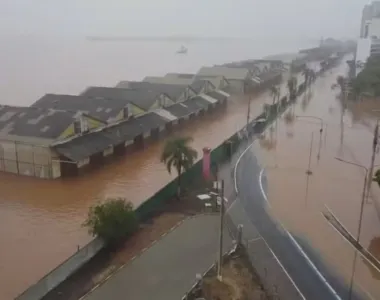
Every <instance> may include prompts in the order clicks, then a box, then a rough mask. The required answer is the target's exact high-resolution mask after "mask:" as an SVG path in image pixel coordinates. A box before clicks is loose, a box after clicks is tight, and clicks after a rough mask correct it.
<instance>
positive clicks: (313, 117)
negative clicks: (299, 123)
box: [296, 116, 326, 161]
mask: <svg viewBox="0 0 380 300" xmlns="http://www.w3.org/2000/svg"><path fill="white" fill-rule="evenodd" d="M296 117H297V118H309V119H314V120H318V121H320V122H321V128H320V129H319V146H318V154H317V159H318V161H319V159H320V158H321V146H322V133H323V128H324V121H323V119H322V118H319V117H315V116H296ZM325 142H326V135H325Z"/></svg>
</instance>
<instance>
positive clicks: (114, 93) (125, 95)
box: [81, 86, 159, 110]
mask: <svg viewBox="0 0 380 300" xmlns="http://www.w3.org/2000/svg"><path fill="white" fill-rule="evenodd" d="M81 96H87V97H102V98H108V99H116V100H125V101H129V102H132V103H133V104H135V105H137V106H139V107H141V108H142V109H144V110H148V109H149V108H150V107H151V106H152V105H153V104H154V102H155V101H156V99H157V97H158V96H159V95H158V94H157V92H152V91H149V90H141V89H123V88H114V87H100V86H96V87H89V88H87V89H86V90H85V91H84V92H83V93H82V94H81Z"/></svg>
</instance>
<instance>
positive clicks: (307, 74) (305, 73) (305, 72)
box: [302, 68, 310, 87]
mask: <svg viewBox="0 0 380 300" xmlns="http://www.w3.org/2000/svg"><path fill="white" fill-rule="evenodd" d="M302 75H303V76H304V77H305V87H306V86H308V85H309V84H310V69H309V68H305V69H303V71H302Z"/></svg>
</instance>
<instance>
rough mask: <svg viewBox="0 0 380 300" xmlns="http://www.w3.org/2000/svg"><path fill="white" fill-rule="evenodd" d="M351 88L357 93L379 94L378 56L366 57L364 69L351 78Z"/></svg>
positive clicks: (379, 64)
mask: <svg viewBox="0 0 380 300" xmlns="http://www.w3.org/2000/svg"><path fill="white" fill-rule="evenodd" d="M352 89H353V92H354V93H355V94H357V95H359V94H362V93H367V94H369V95H371V96H380V57H377V56H374V57H370V58H368V60H367V63H366V64H365V66H364V69H363V70H362V71H361V72H360V73H359V74H358V75H357V77H356V78H354V79H353V80H352Z"/></svg>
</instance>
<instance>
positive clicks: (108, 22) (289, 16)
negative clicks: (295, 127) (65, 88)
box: [0, 0, 369, 38]
mask: <svg viewBox="0 0 380 300" xmlns="http://www.w3.org/2000/svg"><path fill="white" fill-rule="evenodd" d="M368 2H369V1H366V0H187V1H185V0H133V1H132V0H107V1H106V0H62V1H56V0H0V33H1V34H55V35H62V34H65V35H77V36H78V35H79V36H83V35H124V36H126V35H128V36H141V35H144V36H146V35H149V36H156V35H171V34H192V35H201V36H230V37H241V36H242V37H257V36H270V37H279V36H282V37H284V36H289V37H294V36H297V37H311V38H319V37H321V36H324V37H327V36H333V37H356V36H357V35H358V32H359V24H360V18H361V11H362V7H363V6H364V5H365V4H366V3H368Z"/></svg>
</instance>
